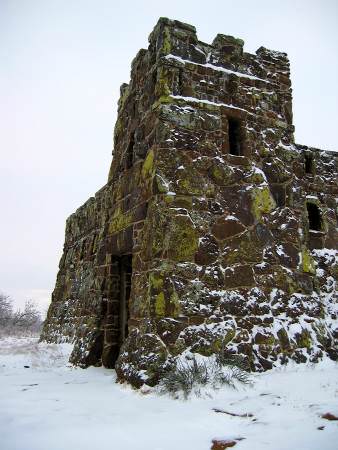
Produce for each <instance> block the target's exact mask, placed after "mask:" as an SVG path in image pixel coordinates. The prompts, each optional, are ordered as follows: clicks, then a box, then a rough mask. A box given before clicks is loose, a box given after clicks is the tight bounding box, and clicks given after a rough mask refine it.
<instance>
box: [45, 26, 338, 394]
mask: <svg viewBox="0 0 338 450" xmlns="http://www.w3.org/2000/svg"><path fill="white" fill-rule="evenodd" d="M293 133H294V126H293V124H292V90H291V82H290V71H289V61H288V58H287V55H286V54H285V53H281V52H277V51H272V50H268V49H266V48H264V47H261V48H259V49H258V50H257V51H256V54H249V53H245V52H243V41H242V40H240V39H235V38H234V37H231V36H226V35H222V34H218V35H217V36H216V38H215V39H214V41H213V43H212V44H206V43H204V42H201V41H199V40H198V38H197V36H196V30H195V28H194V27H193V26H191V25H187V24H184V23H181V22H178V21H175V20H174V21H172V20H169V19H165V18H161V19H160V20H159V22H158V23H157V25H156V26H155V28H154V30H153V32H152V33H151V34H150V36H149V47H148V49H147V50H144V49H141V50H140V51H139V52H138V54H137V55H136V57H135V59H134V61H133V62H132V68H131V80H130V83H129V84H123V85H122V86H121V97H120V100H119V103H118V118H117V121H116V125H115V132H114V150H113V160H112V163H111V167H110V171H109V178H108V182H107V184H106V185H105V186H103V187H102V188H101V189H100V190H99V191H98V192H97V193H96V194H95V197H92V198H90V199H89V200H88V201H87V202H86V203H85V204H84V205H82V206H81V207H80V208H79V209H78V210H77V211H76V212H75V213H74V214H72V215H71V216H70V217H69V218H68V220H67V225H66V237H65V244H64V251H63V255H62V258H61V261H60V265H59V273H58V276H57V281H56V286H55V290H54V292H53V295H52V302H51V305H50V308H49V311H48V317H47V320H46V323H45V326H44V330H43V333H42V339H44V340H47V341H49V342H72V343H74V349H73V352H72V355H71V362H73V363H75V364H78V365H80V366H83V367H86V366H88V365H101V364H103V365H104V366H105V367H110V368H113V367H115V368H116V371H117V374H118V377H119V379H120V380H127V381H128V382H130V383H132V384H133V385H134V386H140V385H142V384H143V383H148V384H155V383H157V382H158V380H159V379H160V378H161V375H162V374H163V373H164V371H165V370H166V369H167V367H168V366H169V365H170V361H172V360H173V358H175V357H176V356H177V355H182V354H184V353H185V352H187V351H190V352H194V353H200V354H202V355H206V356H208V355H212V354H213V353H215V352H217V351H219V350H220V348H223V349H225V351H226V352H227V353H228V354H229V355H233V354H236V355H237V354H238V355H241V356H242V357H243V358H244V359H245V360H246V361H247V363H248V364H249V366H250V368H251V369H252V370H266V369H269V368H271V367H272V366H273V365H274V364H279V363H285V362H287V361H288V360H290V359H292V360H295V361H297V362H305V361H314V362H315V361H317V360H318V359H319V358H321V357H322V356H323V355H325V354H328V355H329V356H330V357H331V358H333V359H336V358H337V346H336V345H337V340H338V326H337V306H336V305H337V292H336V279H337V274H338V261H337V252H336V250H335V248H336V246H337V213H338V211H337V200H338V199H337V197H338V186H337V165H338V158H337V154H336V153H333V152H328V151H323V150H318V149H314V148H309V147H306V146H303V145H297V144H295V143H294V138H293Z"/></svg>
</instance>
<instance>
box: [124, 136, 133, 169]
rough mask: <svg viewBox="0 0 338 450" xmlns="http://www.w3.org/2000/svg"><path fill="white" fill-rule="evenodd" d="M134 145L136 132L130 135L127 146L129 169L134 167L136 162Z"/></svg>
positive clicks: (127, 166) (127, 165)
mask: <svg viewBox="0 0 338 450" xmlns="http://www.w3.org/2000/svg"><path fill="white" fill-rule="evenodd" d="M134 145H135V140H134V133H132V135H131V137H130V141H129V145H128V148H127V158H126V168H127V169H130V167H132V165H133V162H134Z"/></svg>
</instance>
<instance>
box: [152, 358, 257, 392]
mask: <svg viewBox="0 0 338 450" xmlns="http://www.w3.org/2000/svg"><path fill="white" fill-rule="evenodd" d="M243 365H244V363H243V360H242V359H241V358H240V357H231V358H229V357H228V358H225V357H224V355H223V356H222V355H221V356H220V355H219V354H217V355H214V356H211V357H209V358H205V357H201V356H200V355H195V354H193V355H191V354H190V355H187V356H186V357H182V356H181V357H177V358H176V360H175V361H174V363H173V364H172V367H171V369H170V370H169V371H168V372H167V373H166V374H165V375H164V377H163V378H162V380H161V383H160V391H161V392H162V393H169V394H170V395H172V396H174V397H175V398H177V397H178V396H179V395H180V394H182V395H183V397H184V398H185V399H186V398H188V396H189V395H190V394H191V393H192V392H195V394H196V395H200V394H201V388H203V387H207V386H210V387H212V388H214V389H218V388H220V387H221V386H224V385H226V386H230V387H232V388H235V387H236V383H241V384H249V383H250V382H251V380H250V376H249V373H248V372H246V371H245V370H244V368H243Z"/></svg>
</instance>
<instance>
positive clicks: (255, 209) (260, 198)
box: [252, 186, 276, 220]
mask: <svg viewBox="0 0 338 450" xmlns="http://www.w3.org/2000/svg"><path fill="white" fill-rule="evenodd" d="M275 208H276V202H275V200H274V199H273V197H272V195H271V192H270V189H269V188H268V186H263V187H260V188H255V189H253V191H252V213H253V215H254V217H255V218H256V220H260V219H261V217H262V214H266V213H270V212H271V211H272V210H274V209H275Z"/></svg>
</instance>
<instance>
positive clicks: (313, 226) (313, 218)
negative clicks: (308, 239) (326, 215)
mask: <svg viewBox="0 0 338 450" xmlns="http://www.w3.org/2000/svg"><path fill="white" fill-rule="evenodd" d="M306 207H307V214H308V219H309V230H314V231H321V230H322V217H321V213H320V210H319V208H318V206H317V205H315V204H314V203H307V204H306Z"/></svg>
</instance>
